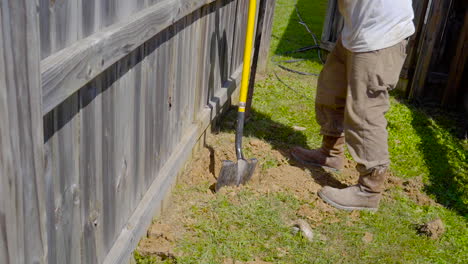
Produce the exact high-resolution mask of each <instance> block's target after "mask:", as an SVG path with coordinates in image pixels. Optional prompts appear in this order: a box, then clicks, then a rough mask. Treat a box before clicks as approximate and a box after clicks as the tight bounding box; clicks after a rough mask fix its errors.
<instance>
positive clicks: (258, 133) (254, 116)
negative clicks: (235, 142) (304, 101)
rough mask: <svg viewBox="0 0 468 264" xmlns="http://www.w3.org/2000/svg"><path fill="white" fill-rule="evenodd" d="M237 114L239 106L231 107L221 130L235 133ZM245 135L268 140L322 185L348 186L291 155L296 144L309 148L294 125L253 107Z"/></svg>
mask: <svg viewBox="0 0 468 264" xmlns="http://www.w3.org/2000/svg"><path fill="white" fill-rule="evenodd" d="M236 116H237V108H235V107H232V108H230V109H229V110H228V111H227V113H226V115H225V116H223V121H222V123H221V124H220V127H219V128H220V130H221V131H223V132H231V133H234V132H235V129H234V127H235V122H236ZM244 136H247V137H256V138H259V139H262V140H264V141H266V142H268V143H269V144H270V145H271V146H272V147H273V149H275V150H277V151H279V152H280V153H281V155H283V156H284V157H285V158H287V160H288V161H289V163H290V164H291V165H292V166H296V167H300V168H302V169H308V170H309V171H310V172H311V175H312V178H313V179H314V180H315V182H317V183H318V184H320V185H321V186H325V185H328V186H332V187H335V188H344V187H346V185H345V184H343V183H341V182H340V181H339V180H338V179H336V178H335V177H334V175H333V174H332V173H329V172H327V171H326V170H324V169H322V168H318V167H317V168H315V167H309V166H307V167H306V166H303V165H302V164H300V163H298V162H295V161H294V159H292V157H291V155H290V149H291V147H294V146H301V147H305V148H307V147H308V146H307V137H306V136H305V135H304V134H303V133H302V132H301V131H296V130H294V129H293V128H292V127H289V126H286V125H283V124H281V123H278V122H275V121H273V120H272V119H271V118H270V117H269V116H268V115H267V114H264V113H261V112H258V111H256V110H255V109H254V108H252V110H251V116H250V119H249V120H248V121H247V122H246V125H245V129H244ZM233 148H234V146H233ZM285 176H286V175H285Z"/></svg>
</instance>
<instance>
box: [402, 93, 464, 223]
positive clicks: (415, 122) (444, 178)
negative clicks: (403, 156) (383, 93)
mask: <svg viewBox="0 0 468 264" xmlns="http://www.w3.org/2000/svg"><path fill="white" fill-rule="evenodd" d="M396 97H397V98H398V99H399V101H400V102H401V103H403V104H405V105H407V106H408V107H409V108H410V110H411V115H412V116H411V125H412V127H413V128H414V129H415V131H416V133H417V134H418V136H419V137H420V139H421V141H420V143H419V145H418V149H419V151H420V153H422V155H423V159H424V161H425V165H426V166H427V168H428V169H429V176H428V180H429V183H428V185H426V186H425V188H424V191H425V192H426V193H429V194H432V195H434V196H435V198H436V201H437V202H438V203H440V204H442V205H443V206H445V207H447V208H450V209H452V210H454V211H456V212H458V213H459V214H460V215H462V216H464V217H465V218H468V175H467V172H468V150H466V149H465V148H464V147H463V146H462V145H461V142H460V141H459V140H458V138H460V137H462V136H463V135H464V133H466V131H465V129H466V128H465V127H464V125H466V124H464V123H466V122H467V120H466V114H465V113H462V112H453V111H452V112H448V111H445V110H444V109H441V108H438V107H431V108H422V107H418V108H417V107H416V106H415V105H413V104H411V103H409V102H408V101H407V100H404V99H401V96H400V95H399V94H396Z"/></svg>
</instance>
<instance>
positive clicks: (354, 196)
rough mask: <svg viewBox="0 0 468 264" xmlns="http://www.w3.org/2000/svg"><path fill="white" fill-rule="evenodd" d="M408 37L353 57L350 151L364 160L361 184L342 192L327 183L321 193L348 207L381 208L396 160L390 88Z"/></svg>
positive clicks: (347, 119) (360, 161)
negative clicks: (389, 119) (391, 133)
mask: <svg viewBox="0 0 468 264" xmlns="http://www.w3.org/2000/svg"><path fill="white" fill-rule="evenodd" d="M406 44H407V43H406V41H403V42H402V43H400V44H397V45H395V46H392V47H390V48H386V49H382V50H379V51H374V52H366V53H352V52H349V51H348V55H347V58H348V60H347V76H348V91H347V102H346V108H345V121H344V126H345V134H346V142H347V143H348V149H349V151H350V153H351V155H352V156H353V158H354V159H355V161H356V162H357V163H358V165H357V169H358V171H359V173H360V178H359V183H358V184H357V185H355V186H351V187H348V188H345V189H342V190H339V189H335V188H331V187H325V188H323V189H322V190H321V191H320V192H319V195H320V197H322V198H323V199H324V200H325V201H327V202H328V203H330V204H332V205H334V206H335V207H338V208H340V209H345V210H359V209H371V210H376V209H377V208H378V205H379V201H380V198H381V193H382V192H383V190H384V183H385V180H386V170H387V167H388V166H389V163H390V159H389V153H388V142H387V141H388V133H387V128H386V127H387V121H386V119H385V113H386V112H387V111H388V109H389V105H390V103H389V94H388V91H389V90H390V89H392V88H394V87H395V86H396V84H397V82H398V80H399V75H400V72H401V68H402V67H403V63H404V60H405V58H406Z"/></svg>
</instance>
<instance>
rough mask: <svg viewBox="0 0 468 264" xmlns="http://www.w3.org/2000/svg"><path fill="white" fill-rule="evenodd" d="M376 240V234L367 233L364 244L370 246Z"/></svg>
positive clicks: (363, 238)
mask: <svg viewBox="0 0 468 264" xmlns="http://www.w3.org/2000/svg"><path fill="white" fill-rule="evenodd" d="M373 240H374V234H372V233H369V232H366V233H365V234H364V236H363V237H362V242H364V243H365V244H369V243H371V242H372V241H373Z"/></svg>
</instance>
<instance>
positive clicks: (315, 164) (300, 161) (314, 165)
mask: <svg viewBox="0 0 468 264" xmlns="http://www.w3.org/2000/svg"><path fill="white" fill-rule="evenodd" d="M291 156H292V157H293V158H294V159H295V160H296V161H298V162H299V163H301V164H302V165H305V166H311V167H316V168H324V169H328V170H331V171H334V172H341V170H340V169H337V168H333V167H328V166H325V165H321V164H318V163H313V162H310V161H305V160H303V159H301V158H299V157H298V156H296V154H294V152H291Z"/></svg>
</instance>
